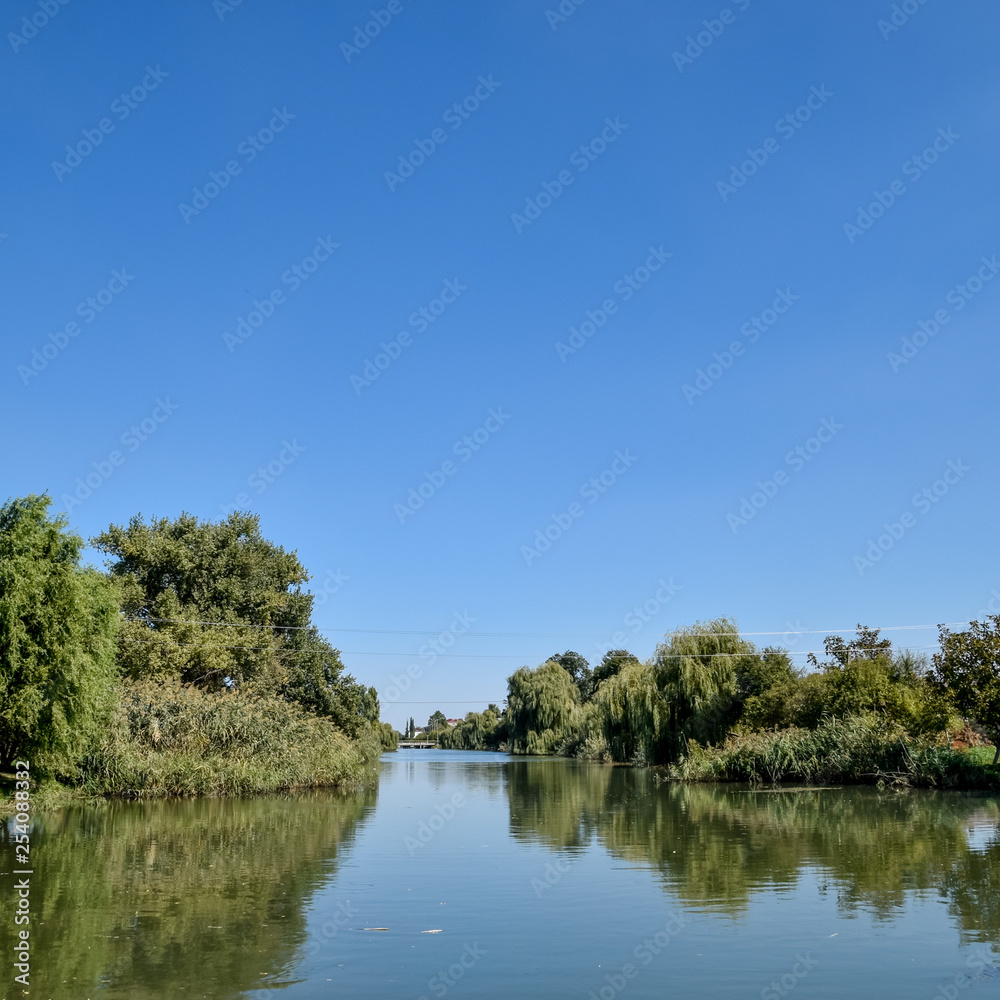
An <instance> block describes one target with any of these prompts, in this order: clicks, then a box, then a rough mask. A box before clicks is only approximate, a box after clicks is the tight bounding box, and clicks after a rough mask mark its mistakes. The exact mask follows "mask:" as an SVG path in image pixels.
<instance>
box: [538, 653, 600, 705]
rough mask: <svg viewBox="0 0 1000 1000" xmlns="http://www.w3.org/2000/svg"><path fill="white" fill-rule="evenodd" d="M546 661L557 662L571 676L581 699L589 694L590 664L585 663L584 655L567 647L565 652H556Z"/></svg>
mask: <svg viewBox="0 0 1000 1000" xmlns="http://www.w3.org/2000/svg"><path fill="white" fill-rule="evenodd" d="M548 662H549V663H558V664H559V666H560V667H562V668H563V670H565V671H566V673H568V674H569V675H570V677H572V678H573V683H574V684H575V685H576V688H577V690H578V691H579V692H580V698H581V699H585V698H588V697H589V696H590V692H591V689H592V687H593V679H592V676H591V672H590V664H589V663H587V660H586V657H584V656H582V655H581V654H580V653H578V652H576V650H574V649H567V650H566V652H565V653H556V655H555V656H550V657H549V659H548Z"/></svg>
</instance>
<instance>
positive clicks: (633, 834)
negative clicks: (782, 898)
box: [506, 760, 1000, 944]
mask: <svg viewBox="0 0 1000 1000" xmlns="http://www.w3.org/2000/svg"><path fill="white" fill-rule="evenodd" d="M506 775H507V793H508V798H509V805H510V826H511V834H512V835H513V836H514V837H515V838H517V839H519V840H522V841H526V842H531V843H537V844H541V845H543V846H546V847H548V848H550V849H552V850H554V851H571V852H572V851H580V850H583V849H584V848H585V847H586V846H587V845H588V844H589V843H591V842H595V843H597V844H599V845H600V846H601V847H603V848H604V849H606V850H607V851H609V852H610V853H612V854H613V855H615V856H617V857H620V858H622V859H623V860H625V861H628V862H629V863H632V864H636V865H640V866H644V867H649V868H651V869H653V870H654V871H656V872H657V873H658V874H659V876H660V878H661V879H662V882H663V884H664V887H665V888H666V889H668V890H669V891H670V892H671V893H674V894H676V895H677V896H678V897H679V898H680V899H681V900H683V901H684V902H685V903H686V904H687V905H689V906H691V907H695V908H699V909H704V910H710V911H714V912H718V913H728V914H730V915H731V916H734V917H736V916H740V915H741V914H743V913H745V912H746V909H747V907H748V905H749V902H750V900H751V897H752V896H753V895H754V894H755V893H758V892H761V891H779V892H780V891H782V890H784V889H789V890H790V889H791V888H792V887H794V886H795V885H796V884H797V883H798V882H799V881H800V880H801V879H802V878H803V877H804V876H806V875H809V876H810V877H812V878H813V879H814V880H815V881H816V882H817V883H818V885H819V886H820V889H821V891H826V892H831V893H835V894H836V898H837V901H838V904H839V907H840V909H841V911H842V912H845V913H850V912H852V911H855V910H857V909H860V908H863V909H865V910H867V911H868V912H870V913H871V914H873V916H875V917H876V918H878V919H884V920H890V919H894V918H896V917H897V916H899V914H900V912H901V910H902V908H903V906H904V904H905V902H906V899H907V896H908V895H912V894H913V893H919V894H922V895H925V896H927V897H937V898H942V899H945V900H947V903H948V906H949V909H950V910H951V912H952V914H953V916H954V918H955V920H956V923H957V926H958V927H959V929H960V931H961V934H962V939H963V942H964V943H971V942H992V943H994V944H1000V833H998V830H997V825H998V822H1000V799H997V798H996V797H994V796H986V795H977V794H966V793H958V792H932V791H922V790H921V791H909V792H892V791H879V790H877V789H874V788H862V787H846V788H845V787H831V788H819V789H795V790H793V789H779V790H753V789H748V788H746V787H739V786H732V785H673V784H671V785H660V786H657V785H656V784H655V783H654V781H653V777H652V775H651V774H650V773H649V772H648V771H643V770H632V769H628V768H620V767H616V768H611V767H607V766H602V765H593V764H586V763H584V762H578V761H559V760H547V761H546V760H533V761H532V760H529V761H513V762H511V763H510V764H509V765H508V767H507V769H506Z"/></svg>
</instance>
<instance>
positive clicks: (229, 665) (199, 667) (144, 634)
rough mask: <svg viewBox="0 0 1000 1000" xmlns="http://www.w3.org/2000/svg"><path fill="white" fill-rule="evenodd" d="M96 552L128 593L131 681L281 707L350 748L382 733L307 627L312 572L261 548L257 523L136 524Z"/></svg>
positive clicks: (185, 518) (249, 518)
mask: <svg viewBox="0 0 1000 1000" xmlns="http://www.w3.org/2000/svg"><path fill="white" fill-rule="evenodd" d="M93 543H94V545H95V546H96V547H97V548H98V549H99V550H101V551H102V552H105V553H106V554H108V555H109V556H111V557H112V559H111V561H110V565H109V572H110V574H111V576H112V578H113V579H114V580H116V581H117V582H118V584H119V586H120V589H121V605H122V612H123V613H124V614H125V616H126V619H127V620H126V622H125V623H124V624H123V626H122V629H121V634H120V642H119V658H120V662H121V666H122V672H123V673H124V674H125V676H127V677H130V678H132V679H134V680H138V679H142V678H161V679H167V678H178V679H180V680H181V681H184V682H186V683H191V684H196V685H198V686H199V687H200V688H202V689H204V690H207V691H216V692H218V691H223V690H226V689H227V688H230V687H235V688H247V689H248V690H254V691H256V692H257V693H259V694H262V695H274V696H278V697H281V698H284V699H285V700H286V701H291V702H297V703H299V704H301V705H303V706H304V707H306V708H308V709H310V710H311V711H313V712H315V713H317V714H319V715H325V716H327V717H329V718H330V719H332V720H333V721H334V722H335V723H336V725H337V726H339V727H340V728H341V729H343V730H344V732H346V733H347V734H348V735H349V736H352V737H353V736H357V735H359V734H360V733H361V732H362V730H364V729H367V728H369V724H375V723H377V721H378V716H379V706H378V698H377V695H376V693H375V689H374V688H369V687H365V686H364V685H361V684H358V683H357V682H356V681H355V680H354V678H353V677H351V676H350V675H349V674H345V673H344V665H343V663H342V662H341V659H340V652H339V650H336V649H334V648H333V647H332V646H331V645H330V644H329V643H328V642H327V640H326V639H324V638H323V636H322V635H321V634H320V633H319V631H318V630H317V629H316V628H315V626H313V625H312V624H311V623H310V618H311V615H312V604H313V595H312V594H309V593H306V592H303V590H302V585H303V584H305V583H306V582H307V581H308V579H309V576H308V573H307V572H306V570H305V567H303V566H302V564H301V563H300V562H299V559H298V556H297V555H296V554H295V553H294V552H286V551H285V550H284V549H283V548H282V547H281V546H278V545H274V544H273V543H272V542H269V541H267V540H266V539H264V538H263V537H262V536H261V533H260V524H259V519H258V517H257V516H256V515H252V514H243V513H234V514H230V515H229V516H228V517H227V518H226V519H225V520H224V521H221V522H219V523H213V522H209V521H206V522H201V521H199V520H198V519H197V518H195V517H193V516H192V515H190V514H181V516H180V517H178V518H177V519H176V520H173V521H171V520H169V519H166V518H161V519H160V520H154V521H151V522H150V523H148V524H147V523H146V522H145V521H144V520H143V518H142V516H141V515H136V516H135V517H133V518H132V519H131V520H130V521H129V524H128V526H127V527H121V526H118V525H112V526H111V527H110V528H109V529H108V530H107V531H105V532H102V533H101V534H100V535H98V536H97V537H96V538H95V539H94V540H93Z"/></svg>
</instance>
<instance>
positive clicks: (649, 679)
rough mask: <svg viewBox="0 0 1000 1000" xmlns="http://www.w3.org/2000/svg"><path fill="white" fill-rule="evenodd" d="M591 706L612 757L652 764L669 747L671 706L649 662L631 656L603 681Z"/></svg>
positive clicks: (663, 754)
mask: <svg viewBox="0 0 1000 1000" xmlns="http://www.w3.org/2000/svg"><path fill="white" fill-rule="evenodd" d="M593 705H594V708H595V712H596V717H597V719H598V720H599V722H600V726H601V731H602V735H603V736H604V740H605V742H606V743H607V746H608V751H609V752H610V754H611V757H612V759H613V760H616V761H620V762H623V763H635V764H652V763H656V762H658V761H660V760H662V759H663V758H664V757H665V754H666V752H667V749H668V745H669V744H668V738H669V724H670V706H669V705H668V703H667V702H666V700H665V699H664V697H663V693H662V692H661V691H660V687H659V684H658V683H657V672H656V669H655V668H654V667H653V666H652V664H648V663H639V661H638V660H636V659H635V658H634V657H633V658H631V659H630V660H628V661H626V662H625V664H624V666H622V667H620V669H619V670H618V671H617V673H614V674H612V675H610V676H608V677H607V678H605V680H604V681H603V683H602V684H601V685H600V687H599V688H598V689H597V692H596V693H595V695H594V699H593Z"/></svg>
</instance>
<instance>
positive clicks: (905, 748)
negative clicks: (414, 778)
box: [439, 617, 1000, 780]
mask: <svg viewBox="0 0 1000 1000" xmlns="http://www.w3.org/2000/svg"><path fill="white" fill-rule="evenodd" d="M940 638H941V648H940V651H939V652H938V653H937V654H935V656H934V657H933V658H932V660H927V659H926V658H923V657H920V656H918V655H915V654H913V653H911V652H909V651H906V650H894V649H893V648H892V643H891V641H890V640H889V639H885V638H882V637H881V635H880V633H879V630H878V629H869V628H866V627H864V626H859V627H858V630H857V632H856V634H855V636H854V637H853V638H850V639H848V640H845V639H843V638H842V637H841V636H828V637H827V638H826V640H825V643H824V649H825V656H824V657H823V658H822V659H819V658H817V657H816V656H813V655H810V658H809V659H810V668H811V669H809V670H802V669H798V668H796V666H795V665H794V664H793V662H792V659H791V657H790V655H789V653H788V652H787V651H786V650H783V649H779V648H775V647H765V648H763V649H758V648H757V647H756V646H755V645H754V643H752V642H750V641H749V640H748V639H745V638H743V637H742V636H741V635H740V634H739V629H738V627H737V625H736V623H735V622H734V621H732V620H731V619H728V618H717V619H714V620H711V621H706V622H698V623H696V624H694V625H692V626H690V627H688V628H684V629H680V630H678V631H677V632H675V633H673V634H671V635H670V636H669V637H668V638H667V639H666V641H665V642H663V643H661V644H660V645H659V646H658V647H657V649H656V652H655V654H654V656H653V657H652V658H650V659H649V660H647V661H645V662H641V661H640V660H639V659H638V658H637V657H635V656H634V655H632V654H631V653H629V652H628V651H627V650H613V651H611V652H609V653H607V654H606V655H605V656H604V657H603V659H602V660H601V662H600V663H599V664H597V665H596V666H595V667H594V668H593V669H592V668H591V667H590V665H589V664H588V663H587V661H586V660H585V659H584V658H583V657H582V656H580V654H578V653H575V652H573V651H567V652H566V653H562V654H557V655H555V656H552V657H550V658H549V659H548V660H547V661H546V662H545V663H543V664H542V665H541V666H539V667H536V668H534V669H531V668H528V667H522V668H521V669H520V670H518V671H516V672H515V673H514V674H513V675H512V676H511V677H510V678H508V681H507V704H506V708H505V709H504V711H503V712H500V713H498V712H494V711H488V712H483V713H475V712H472V713H469V715H467V716H466V718H465V720H464V721H463V722H462V723H461V724H459V725H458V726H456V727H454V728H453V729H451V730H449V731H447V732H446V733H443V734H441V735H440V737H439V742H440V744H441V745H442V746H448V747H454V748H460V749H505V750H509V751H510V752H511V753H514V754H541V755H544V754H555V755H562V756H575V757H583V758H590V759H594V760H603V761H614V762H622V763H632V764H670V765H674V772H673V773H674V775H675V776H678V777H689V778H697V777H714V778H718V777H726V778H742V779H755V778H760V777H762V773H763V774H765V775H766V776H770V777H771V778H776V779H778V780H780V779H781V778H790V777H795V778H798V777H805V778H809V777H810V776H811V777H816V778H824V777H825V778H828V779H830V780H840V779H842V778H843V777H844V776H845V775H847V774H849V773H850V772H851V768H852V767H853V766H854V765H853V763H852V761H853V760H854V757H853V756H851V755H848V758H845V759H844V760H843V761H841V763H840V764H839V765H838V766H839V767H840V770H839V771H837V770H836V769H834V770H833V771H831V770H830V769H829V767H828V768H827V769H826V770H825V771H824V770H823V763H824V761H827V762H828V761H829V759H830V755H829V753H828V751H827V749H825V748H828V747H829V745H830V742H831V740H832V741H833V742H834V743H835V742H836V741H837V740H840V741H841V742H842V743H844V744H845V745H846V744H847V743H850V745H851V746H852V747H857V751H856V752H857V753H858V754H862V755H863V754H867V756H866V757H865V758H864V759H865V760H866V761H880V760H881V761H884V762H885V763H886V767H889V766H890V764H891V763H893V762H895V763H897V764H898V763H899V761H901V760H903V761H907V760H911V759H912V753H911V751H913V750H915V749H919V748H921V747H931V746H937V747H944V746H948V747H950V745H951V742H952V741H953V739H954V737H955V736H956V735H958V734H962V735H963V737H964V739H965V742H966V743H967V744H975V743H979V742H984V740H983V737H984V736H985V737H989V739H991V740H992V741H993V742H1000V740H998V737H1000V617H994V618H992V619H991V620H990V622H987V623H976V622H973V623H971V624H970V628H969V629H968V630H967V631H965V632H956V633H952V632H950V631H949V630H948V629H946V628H943V627H942V629H941V636H940ZM859 720H860V723H859ZM845 721H850V722H851V725H840V727H839V728H837V724H838V723H844V722H845ZM861 723H863V724H861ZM831 727H832V728H831ZM808 733H815V734H817V735H816V737H815V738H813V737H807V736H806V735H805V734H808ZM793 737H794V738H793ZM796 740H797V742H796ZM866 741H867V742H866ZM872 741H874V742H875V743H879V744H886V745H887V746H889V745H890V744H891V747H890V748H889V750H887V751H886V752H885V753H883V754H882V755H881V756H879V753H881V751H879V752H876V751H875V750H873V749H872ZM793 747H798V748H799V751H800V755H801V757H802V760H803V761H805V763H803V764H802V766H801V767H799V768H798V770H796V766H795V754H794V753H792V752H791V748H793ZM706 748H709V749H706ZM900 748H902V749H900ZM809 753H812V754H813V756H812V757H811V758H810V757H809ZM851 753H852V754H854V753H855V751H852V752H851ZM783 755H784V756H783ZM781 759H784V760H785V766H784V769H782V766H780V760H781ZM858 759H859V760H860V759H861V758H860V757H859V758H858ZM929 759H930V758H928V760H929ZM942 759H943V758H941V757H940V755H939V756H938V757H935V758H934V760H935V762H936V763H935V764H934V765H933V766H935V767H940V766H944V765H943V764H942ZM765 760H766V762H767V763H762V761H765ZM809 760H812V761H813V762H814V763H813V764H809V763H808V761H809ZM695 761H697V762H698V767H695V766H694V762H695ZM682 764H683V765H685V766H686V770H684V769H683V768H680V765H682ZM758 765H759V766H758ZM858 766H859V767H861V766H862V765H860V764H859V765H858ZM864 766H867V765H864ZM872 766H873V767H875V769H876V770H877V769H878V768H877V767H876V765H874V764H873V765H872ZM928 766H930V765H928ZM949 766H950V765H949ZM810 768H812V769H811V770H810ZM896 770H899V769H898V768H897V769H896ZM865 773H868V772H865ZM872 773H874V771H873V772H872Z"/></svg>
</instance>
